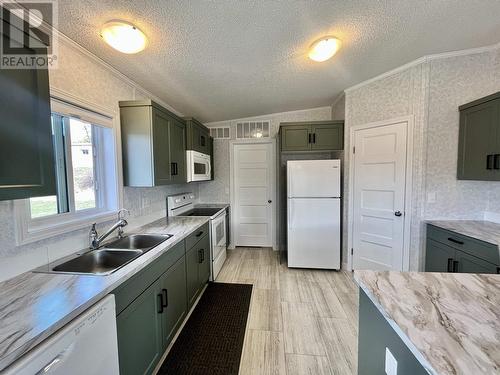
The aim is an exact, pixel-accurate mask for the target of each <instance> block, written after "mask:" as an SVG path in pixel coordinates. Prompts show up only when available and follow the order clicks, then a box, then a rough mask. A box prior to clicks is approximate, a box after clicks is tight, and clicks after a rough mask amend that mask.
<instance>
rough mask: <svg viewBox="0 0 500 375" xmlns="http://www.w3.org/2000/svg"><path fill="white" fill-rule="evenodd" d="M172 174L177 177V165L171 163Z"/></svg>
mask: <svg viewBox="0 0 500 375" xmlns="http://www.w3.org/2000/svg"><path fill="white" fill-rule="evenodd" d="M170 174H171V175H172V176H177V163H170Z"/></svg>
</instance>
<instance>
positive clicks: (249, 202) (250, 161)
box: [233, 143, 274, 247]
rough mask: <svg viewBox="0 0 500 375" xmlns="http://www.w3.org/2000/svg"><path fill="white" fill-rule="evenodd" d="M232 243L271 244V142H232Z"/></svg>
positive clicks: (267, 245)
mask: <svg viewBox="0 0 500 375" xmlns="http://www.w3.org/2000/svg"><path fill="white" fill-rule="evenodd" d="M233 147H234V151H233V152H234V154H233V162H234V165H233V176H234V182H233V191H234V227H233V230H234V233H235V236H234V238H235V239H234V245H235V246H264V247H270V246H272V245H273V230H274V228H273V210H272V207H273V206H272V205H273V201H272V200H273V196H274V194H273V177H272V171H273V169H272V166H273V157H272V155H273V154H272V150H273V145H272V143H258V144H235V145H234V146H233Z"/></svg>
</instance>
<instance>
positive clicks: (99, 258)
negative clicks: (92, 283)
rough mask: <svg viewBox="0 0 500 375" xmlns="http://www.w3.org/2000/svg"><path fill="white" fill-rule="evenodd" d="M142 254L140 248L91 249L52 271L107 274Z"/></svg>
mask: <svg viewBox="0 0 500 375" xmlns="http://www.w3.org/2000/svg"><path fill="white" fill-rule="evenodd" d="M142 254H143V252H142V251H141V250H109V249H102V250H93V251H89V252H87V253H85V254H82V255H80V256H78V257H76V258H74V259H71V260H69V261H67V262H65V263H62V264H60V265H58V266H56V267H54V268H52V272H61V273H78V274H95V275H107V274H110V273H112V272H114V271H116V270H117V269H118V268H120V267H123V266H124V265H126V264H127V263H129V262H131V261H132V260H134V259H136V258H137V257H139V256H141V255H142Z"/></svg>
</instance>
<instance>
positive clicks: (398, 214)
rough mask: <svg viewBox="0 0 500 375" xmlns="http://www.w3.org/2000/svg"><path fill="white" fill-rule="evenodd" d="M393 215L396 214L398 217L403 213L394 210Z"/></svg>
mask: <svg viewBox="0 0 500 375" xmlns="http://www.w3.org/2000/svg"><path fill="white" fill-rule="evenodd" d="M394 215H395V216H397V217H400V216H401V215H403V214H402V213H401V211H396V212H394Z"/></svg>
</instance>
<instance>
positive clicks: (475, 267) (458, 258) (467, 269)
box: [454, 250, 500, 273]
mask: <svg viewBox="0 0 500 375" xmlns="http://www.w3.org/2000/svg"><path fill="white" fill-rule="evenodd" d="M454 261H455V272H460V273H500V272H499V271H500V267H497V265H495V264H492V263H489V262H485V261H484V260H482V259H479V258H476V257H474V256H472V255H469V254H466V253H464V252H462V251H459V250H457V251H456V254H455V259H454Z"/></svg>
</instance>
